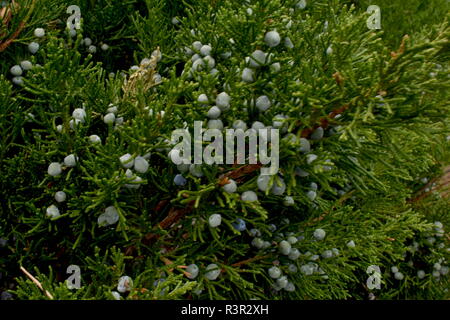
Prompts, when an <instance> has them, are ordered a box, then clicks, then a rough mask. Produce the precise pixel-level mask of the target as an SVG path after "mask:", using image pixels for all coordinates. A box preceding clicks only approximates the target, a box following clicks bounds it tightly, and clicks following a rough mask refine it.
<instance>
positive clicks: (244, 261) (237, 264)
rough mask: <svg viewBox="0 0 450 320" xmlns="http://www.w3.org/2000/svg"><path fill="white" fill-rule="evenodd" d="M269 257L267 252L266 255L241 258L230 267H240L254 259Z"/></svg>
mask: <svg viewBox="0 0 450 320" xmlns="http://www.w3.org/2000/svg"><path fill="white" fill-rule="evenodd" d="M269 257H270V255H269V254H267V255H265V256H256V257H253V258H250V259H246V260H242V261H239V262H236V263H233V264H232V265H231V266H232V267H240V266H243V265H245V264H249V263H252V262H254V261H258V260H262V259H266V258H269Z"/></svg>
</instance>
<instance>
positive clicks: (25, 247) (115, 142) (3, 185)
mask: <svg viewBox="0 0 450 320" xmlns="http://www.w3.org/2000/svg"><path fill="white" fill-rule="evenodd" d="M46 1H47V0H46ZM47 2H48V4H49V7H50V8H51V9H49V10H43V9H42V8H43V7H42V6H34V7H33V5H32V1H29V6H28V5H27V4H24V7H23V8H26V7H28V9H29V10H28V12H29V14H28V17H26V14H25V11H26V10H25V9H23V8H22V9H20V10H19V13H18V14H14V15H13V17H12V20H11V22H10V24H9V25H8V26H7V31H8V32H7V34H5V35H4V36H3V38H1V37H0V42H1V41H3V39H7V38H9V36H11V34H12V33H13V31H14V30H15V28H17V26H18V25H19V23H20V21H22V20H23V19H27V24H26V26H25V28H24V29H23V30H22V32H21V33H20V36H19V37H18V39H17V40H16V41H15V42H13V44H12V45H10V46H8V47H7V48H6V50H5V51H3V52H0V59H1V60H0V61H1V62H0V71H1V74H0V136H1V139H0V190H1V198H2V201H1V202H0V203H1V205H0V238H2V239H7V240H8V242H7V243H6V244H5V246H3V247H1V244H0V253H1V255H0V272H2V275H3V278H1V279H0V289H1V290H2V291H3V290H6V289H12V292H13V293H14V294H15V297H16V298H18V299H48V295H46V294H45V292H43V291H42V290H40V289H39V288H38V287H37V286H36V284H35V283H33V282H32V281H31V280H29V279H27V278H26V277H25V276H24V275H23V274H21V271H20V269H19V268H20V266H23V267H25V268H26V269H27V270H28V271H30V272H31V273H32V274H33V275H34V276H35V277H36V278H37V279H38V280H39V281H40V283H41V284H42V286H43V288H45V290H47V291H48V292H49V293H50V294H51V296H53V298H54V299H114V296H113V294H112V291H117V290H118V289H117V285H118V281H119V279H120V278H121V277H122V276H125V275H127V276H130V277H131V278H132V279H133V284H132V286H131V290H130V292H127V293H124V294H122V298H123V299H186V298H193V299H251V298H259V299H367V298H368V297H369V293H373V294H374V295H375V296H376V297H377V298H379V299H444V298H448V297H449V294H448V274H445V272H444V270H445V268H444V269H442V268H441V270H442V272H441V273H439V272H438V273H439V277H438V276H437V275H436V273H435V275H434V276H433V271H436V270H435V269H436V268H434V267H433V266H434V265H435V264H436V263H440V264H441V265H442V267H445V266H446V264H448V258H449V242H448V231H447V229H448V228H447V226H448V224H449V223H450V221H449V219H450V218H449V215H448V208H449V204H450V203H449V200H448V198H443V197H442V196H440V195H439V193H437V192H434V193H431V195H430V196H428V197H425V198H423V199H422V198H420V200H417V199H419V198H417V195H418V194H421V191H423V189H424V184H425V183H426V182H424V181H425V180H423V179H424V178H426V177H428V178H429V179H431V178H432V177H434V176H436V175H438V174H440V171H441V167H442V166H444V165H445V164H448V163H447V162H448V155H449V154H450V148H449V142H448V141H446V137H447V136H448V135H449V134H450V128H449V123H450V121H449V117H448V115H449V114H450V106H449V104H448V98H449V95H448V92H449V90H448V89H449V85H450V79H449V77H448V74H449V73H448V70H449V65H448V63H446V61H447V60H448V36H449V32H450V28H449V26H448V12H447V13H445V14H444V13H442V12H440V13H439V14H437V15H436V19H435V21H434V22H435V23H433V24H429V26H428V27H427V30H426V31H422V30H418V29H415V28H412V27H411V26H415V27H417V26H422V25H424V22H423V17H424V14H425V13H424V12H427V14H428V13H429V12H434V10H435V9H438V8H441V2H440V1H433V2H430V4H429V7H427V8H430V9H427V10H429V11H427V10H425V11H423V10H422V8H421V7H420V6H419V5H416V4H418V3H420V1H412V2H411V6H410V7H409V10H414V12H416V13H417V15H414V14H412V15H409V16H411V17H415V18H414V21H413V22H408V23H405V24H402V25H401V27H399V28H394V26H393V25H392V21H396V20H395V19H396V17H398V15H403V12H399V11H395V10H394V9H395V8H396V7H395V6H396V5H397V4H395V5H394V3H395V2H392V1H391V2H389V3H387V2H386V8H385V7H384V6H383V3H381V4H379V5H380V7H382V10H383V12H386V15H384V16H386V21H385V22H384V24H383V31H372V30H368V29H367V27H366V25H365V22H366V19H367V14H366V13H365V9H366V8H365V7H366V6H365V2H364V3H363V2H362V1H361V2H359V3H358V6H357V7H356V8H355V7H350V6H345V5H343V4H342V3H341V2H339V1H332V0H329V1H328V0H327V1H326V0H317V1H307V2H308V4H307V6H306V8H304V9H301V8H299V7H298V6H295V5H296V3H297V2H298V1H281V0H264V1H247V2H246V3H245V4H242V2H240V1H220V0H219V1H213V2H211V1H206V0H201V1H192V2H188V1H183V2H179V1H137V0H130V1H121V2H114V1H107V0H99V1H78V2H77V1H74V2H73V3H72V2H71V3H70V4H77V5H79V6H80V8H81V12H82V29H81V30H79V31H78V33H77V36H76V37H74V38H71V37H70V35H68V34H67V30H65V22H63V21H66V20H67V17H68V15H67V14H66V11H65V10H66V7H67V6H68V5H69V3H67V2H66V1H56V0H48V1H47ZM413 2H414V4H413ZM391 3H392V4H391ZM391 5H392V7H391ZM384 8H385V9H384ZM249 9H251V12H250V11H249ZM441 13H442V15H441ZM444 16H445V18H444ZM173 17H177V19H178V21H179V22H178V23H176V24H173V23H172V18H173ZM438 17H442V18H438ZM36 27H44V28H45V30H46V36H45V37H44V38H42V39H36V38H35V37H34V36H33V30H34V28H36ZM275 29H276V30H277V31H278V32H279V33H280V35H281V36H282V38H281V39H282V41H281V44H280V45H278V46H276V47H273V48H270V47H268V46H267V45H266V44H265V42H264V36H265V34H266V32H267V31H270V30H275ZM0 30H1V29H0ZM389 30H392V34H389ZM393 30H396V31H395V34H394V31H393ZM405 30H407V31H405ZM405 32H407V33H408V34H409V38H403V42H401V41H399V39H401V36H402V35H403V34H404V33H405ZM86 37H89V38H91V39H92V41H93V43H94V44H95V45H96V46H97V51H96V52H95V53H89V52H88V51H87V48H86V45H85V44H84V43H83V42H84V40H83V39H84V38H86ZM286 37H288V38H289V39H290V41H291V42H292V44H293V47H289V46H286V45H285V41H287V40H285V39H286ZM231 39H232V40H231ZM30 41H39V42H40V45H41V47H40V50H39V51H38V52H37V53H36V54H35V55H30V54H29V53H28V51H27V48H26V45H27V44H28V43H29V42H30ZM194 41H200V42H201V43H202V44H210V45H211V47H212V53H211V55H212V56H213V57H214V59H215V65H214V66H211V67H207V66H205V67H204V69H203V70H197V71H195V70H193V69H192V66H193V63H194V62H193V61H192V59H191V54H189V51H195V49H194V48H193V43H194ZM101 43H106V44H108V45H109V46H110V47H109V49H108V50H106V51H103V50H101V49H100V46H101ZM157 47H160V49H161V52H162V60H161V61H160V62H158V64H157V67H156V69H157V70H156V71H157V72H158V73H159V74H160V75H161V76H162V82H161V83H160V84H156V85H154V86H152V87H151V88H150V89H148V90H145V89H144V88H145V85H147V84H148V83H140V86H138V88H137V91H136V92H135V93H130V92H125V91H126V89H125V87H124V80H125V79H127V80H129V81H131V79H133V77H134V76H136V74H133V72H132V71H131V70H128V68H129V67H130V66H131V65H137V64H138V63H139V62H140V61H141V60H142V59H143V58H145V57H150V56H151V55H152V52H153V50H155V49H156V48H157ZM186 48H189V50H186ZM256 49H260V50H263V51H264V52H266V53H268V54H270V57H271V62H270V64H273V63H279V64H280V71H279V72H276V71H274V70H273V67H272V68H271V66H270V65H265V66H262V67H260V68H257V69H256V70H255V75H254V78H255V81H254V82H251V83H247V82H243V81H242V78H241V75H242V71H243V70H244V68H246V67H247V63H246V57H249V56H250V55H251V54H252V53H253V52H254V50H256ZM331 50H332V51H331ZM393 51H394V53H392V52H393ZM194 53H196V52H192V54H194ZM228 53H229V54H228ZM23 59H28V60H30V61H31V62H32V63H33V65H34V67H33V69H32V70H30V71H27V73H26V74H25V75H24V78H23V81H24V84H23V85H22V86H20V85H15V84H12V83H11V78H12V77H11V76H10V74H9V69H10V68H11V66H13V65H15V64H18V63H19V62H20V61H22V60H23ZM211 69H214V71H213V72H211V71H212V70H211ZM215 71H216V72H215ZM5 75H7V76H5ZM150 81H152V80H150ZM223 91H226V92H227V93H228V94H229V95H230V96H231V101H232V103H231V107H230V108H229V110H226V111H224V112H223V114H222V116H221V118H220V119H221V120H222V122H223V124H224V125H225V127H231V126H232V124H233V122H234V121H235V120H237V119H240V120H243V121H244V122H245V123H246V124H247V125H248V126H251V124H252V123H253V122H254V121H260V122H262V123H264V124H265V125H266V126H272V125H273V123H272V122H273V120H274V117H275V116H277V115H280V114H282V115H284V116H285V117H286V120H285V123H284V124H283V129H282V132H283V135H282V139H281V144H280V175H277V176H276V177H274V178H273V179H272V180H271V181H270V185H272V184H276V183H281V182H280V181H284V183H285V184H286V191H285V192H284V193H283V195H275V194H273V193H271V192H269V191H267V192H264V191H261V190H258V186H257V179H258V172H257V171H255V170H248V171H245V170H244V171H245V172H244V174H238V173H239V172H240V171H239V168H238V167H236V166H231V165H202V167H201V170H202V172H203V177H198V176H195V175H193V174H192V173H189V172H187V173H183V174H184V177H185V178H186V179H187V184H186V185H184V186H176V185H175V184H174V182H173V179H174V177H175V175H176V174H178V173H180V172H179V168H177V166H176V165H174V164H173V163H172V161H171V160H170V158H169V157H168V152H169V151H170V150H171V148H172V144H171V142H170V138H171V134H172V132H173V130H175V129H179V128H183V127H184V125H185V123H186V125H187V126H188V127H190V128H192V127H193V122H194V120H196V121H203V126H204V127H206V126H207V120H205V118H206V112H207V111H208V108H209V107H207V106H204V105H203V104H202V103H199V102H198V100H197V98H198V97H199V95H200V94H203V93H204V94H206V95H207V96H208V97H209V98H210V99H211V100H212V101H214V100H215V97H216V96H217V94H219V93H220V92H223ZM261 95H267V96H269V97H270V99H271V100H272V101H273V103H272V106H271V107H270V108H269V110H268V111H267V112H260V111H258V109H257V108H256V107H255V106H254V104H253V102H252V100H253V101H254V100H255V99H257V98H258V97H259V96H261ZM112 105H114V106H116V107H117V108H118V111H117V113H116V118H123V123H120V122H119V123H118V122H116V123H115V124H106V123H105V122H104V118H105V115H106V113H107V112H108V111H107V110H108V108H110V107H111V106H112ZM211 105H212V104H211ZM76 108H84V110H85V112H86V118H85V119H84V122H80V123H78V124H77V123H75V122H74V118H73V116H72V114H73V111H74V110H75V109H76ZM162 112H163V113H162ZM338 114H339V116H337V117H335V116H336V115H338ZM331 115H333V116H331ZM319 126H323V127H324V129H325V130H324V131H325V135H324V138H323V139H319V140H312V139H310V142H311V147H312V150H311V152H310V154H314V155H316V156H317V159H316V160H314V161H308V158H307V155H306V154H305V153H304V152H300V151H299V148H300V138H301V137H306V138H308V139H309V138H310V136H311V132H312V131H313V130H314V129H316V128H317V127H319ZM91 135H98V136H99V137H100V138H101V143H98V144H93V143H92V142H91V141H90V139H89V137H90V136H91ZM127 153H129V154H131V155H132V156H133V157H136V156H139V155H140V156H144V155H148V157H147V159H148V162H149V169H148V171H147V172H145V173H143V174H138V173H136V172H134V173H133V174H132V175H131V176H130V174H129V172H127V171H126V169H125V168H124V167H123V165H122V164H121V162H120V160H119V158H120V157H121V156H122V155H124V154H127ZM69 154H74V155H76V156H77V157H78V161H77V163H76V166H74V167H69V166H63V169H62V171H63V172H62V174H61V175H59V176H56V177H53V176H50V175H49V174H48V172H47V169H48V166H49V164H50V163H52V162H59V163H61V162H63V159H64V157H66V156H67V155H69ZM240 167H244V168H247V169H248V166H245V165H244V166H240ZM299 169H301V170H299ZM241 170H242V168H241ZM299 172H300V173H299ZM301 172H303V173H301ZM305 172H306V173H307V176H305V174H304V173H305ZM136 175H138V176H139V178H140V179H136ZM223 175H229V176H230V177H236V178H235V180H236V181H237V183H238V192H237V193H232V194H229V193H227V192H225V191H224V190H223V189H222V188H221V186H222V184H221V182H222V180H223ZM421 179H422V180H421ZM277 181H278V182H277ZM312 183H315V184H317V185H318V190H317V197H316V198H315V199H314V200H311V198H310V197H308V191H311V189H312V187H311V184H312ZM249 190H253V191H257V194H258V199H259V200H258V201H256V202H245V201H242V199H241V197H240V195H241V194H242V193H243V192H245V191H249ZM57 191H64V192H65V193H66V195H67V200H66V201H65V202H62V203H57V202H56V201H55V198H54V195H55V193H56V192H57ZM287 195H288V196H291V197H292V198H293V200H294V205H293V206H287V205H286V203H285V196H287ZM52 204H54V205H57V207H58V209H59V212H60V213H61V214H60V215H59V216H57V217H54V218H50V217H48V216H47V215H46V210H47V208H48V207H49V206H50V205H52ZM110 206H114V207H115V208H116V209H117V213H118V217H119V219H118V222H117V223H116V224H112V225H110V226H100V225H99V218H100V217H101V215H102V214H103V213H104V212H105V209H106V208H108V207H110ZM213 213H219V214H221V216H222V224H221V225H220V226H219V227H218V228H212V227H210V226H209V224H208V219H209V217H210V215H211V214H213ZM168 218H170V219H169V220H170V221H169V223H167V221H168V220H167V219H168ZM237 218H240V219H243V220H245V222H246V224H247V230H244V231H237V230H236V229H235V228H234V227H233V223H234V222H235V221H236V219H237ZM436 221H439V222H441V223H442V224H443V225H444V230H446V231H447V232H446V233H444V232H441V229H442V228H439V227H437V225H436V224H434V222H436ZM274 227H275V228H274ZM252 228H254V229H257V230H258V231H259V232H260V233H261V235H260V236H258V237H260V238H261V239H262V240H263V241H266V242H267V243H268V246H267V247H262V248H261V247H255V246H254V245H253V244H254V241H255V240H254V239H255V237H254V235H252V232H250V229H252ZM319 228H320V229H323V230H325V231H326V237H325V239H324V240H322V241H318V240H316V239H315V237H314V232H315V230H317V229H319ZM289 237H295V239H297V240H296V241H292V242H293V243H292V247H293V248H296V249H298V250H299V251H300V252H301V253H302V254H301V255H300V256H299V257H298V258H297V259H291V258H289V257H287V256H286V255H283V254H281V253H280V252H279V249H278V245H279V243H280V242H281V241H283V240H285V239H287V238H289ZM350 241H354V243H355V247H351V246H348V245H347V244H348V243H349V242H350ZM294 242H295V243H294ZM252 243H253V244H252ZM327 250H334V254H333V257H332V258H325V257H324V256H325V254H324V252H325V251H327ZM194 263H195V264H197V265H198V267H199V269H200V271H199V275H198V276H197V277H196V278H195V280H190V279H189V278H188V277H187V276H186V273H185V272H186V271H185V267H186V266H188V265H190V264H194ZM212 263H214V264H217V265H218V266H219V268H220V270H221V273H220V275H219V277H218V278H217V280H209V279H208V275H207V270H206V267H207V266H208V265H209V264H212ZM69 265H78V266H80V268H81V277H82V281H81V284H82V288H81V289H79V290H70V289H68V288H67V286H66V284H65V282H64V281H65V279H67V278H68V276H69V275H67V274H66V269H67V267H68V266H69ZM273 265H278V266H279V267H280V269H282V271H283V274H284V275H286V276H287V277H288V279H289V282H290V283H291V284H292V285H293V286H294V287H295V290H294V291H293V292H291V291H288V290H277V286H276V285H274V283H275V280H274V279H272V278H270V276H269V274H268V272H267V270H268V269H269V268H270V267H271V266H273ZM370 265H377V266H380V268H381V271H382V283H381V289H379V290H378V289H370V288H368V287H367V283H366V280H367V278H368V277H369V275H368V274H367V272H366V270H367V267H369V266H370ZM391 266H396V267H397V268H398V269H399V270H400V271H401V273H402V274H403V276H404V279H403V280H397V279H395V278H394V275H393V274H392V272H391ZM308 268H313V269H314V270H315V272H314V273H313V274H312V275H307V272H305V270H306V269H308ZM418 270H423V271H425V273H426V275H425V277H424V278H422V279H420V278H419V277H418V276H417V272H418ZM13 279H17V280H16V282H14V281H13ZM10 284H12V286H13V288H11V287H10ZM278 289H279V288H278Z"/></svg>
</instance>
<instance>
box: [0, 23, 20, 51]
mask: <svg viewBox="0 0 450 320" xmlns="http://www.w3.org/2000/svg"><path fill="white" fill-rule="evenodd" d="M24 27H25V22H23V21H22V22H20V24H19V27H18V28H17V30H16V31H14V33H13V34H12V36H11V37H10V38H9V39H8V40H6V41H5V42H0V52H2V51H4V50H5V49H6V48H8V47H9V45H10V44H11V43H12V42H13V41H14V40H15V39H16V38H17V37H18V36H19V34H20V33H21V32H22V30H23V28H24Z"/></svg>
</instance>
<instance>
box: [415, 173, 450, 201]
mask: <svg viewBox="0 0 450 320" xmlns="http://www.w3.org/2000/svg"><path fill="white" fill-rule="evenodd" d="M433 185H434V186H433ZM427 189H429V191H425V190H427ZM434 191H438V192H440V194H441V196H442V197H443V198H448V197H450V166H447V167H445V168H444V170H443V174H442V175H441V176H439V177H436V178H434V179H432V180H431V181H430V182H428V183H427V184H426V185H425V186H424V187H423V188H422V189H420V191H419V192H418V194H417V196H415V197H414V198H412V199H410V200H408V202H409V203H416V202H419V201H421V200H423V199H424V198H426V197H428V196H429V195H430V194H431V193H432V192H434Z"/></svg>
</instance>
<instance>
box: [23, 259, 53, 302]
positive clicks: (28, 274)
mask: <svg viewBox="0 0 450 320" xmlns="http://www.w3.org/2000/svg"><path fill="white" fill-rule="evenodd" d="M20 270H22V272H23V273H25V275H26V276H27V277H28V278H30V280H31V281H33V283H34V284H35V285H36V286H37V287H38V288H39V289H41V290H42V291H43V292H44V293H45V295H46V296H47V297H48V298H49V299H51V300H53V296H52V294H51V293H50V292H48V291H47V290H45V289H44V287H42V284H41V283H40V282H39V280H37V279H36V278H35V277H33V276H32V275H31V273H29V272H28V271H27V270H26V269H25V268H24V267H22V266H21V267H20Z"/></svg>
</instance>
